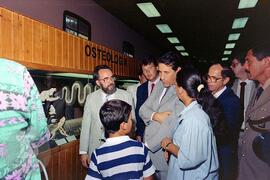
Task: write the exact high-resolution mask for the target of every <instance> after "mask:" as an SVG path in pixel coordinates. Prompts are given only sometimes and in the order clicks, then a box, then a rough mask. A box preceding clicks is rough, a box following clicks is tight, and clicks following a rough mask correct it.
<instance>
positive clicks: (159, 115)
mask: <svg viewBox="0 0 270 180" xmlns="http://www.w3.org/2000/svg"><path fill="white" fill-rule="evenodd" d="M171 114H172V112H170V111H165V112H156V113H155V114H154V115H153V120H154V121H157V122H159V123H160V124H162V123H163V122H164V121H165V120H166V119H167V118H168V117H169V116H170V115H171Z"/></svg>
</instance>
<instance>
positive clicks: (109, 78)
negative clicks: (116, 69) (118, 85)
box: [99, 76, 116, 83]
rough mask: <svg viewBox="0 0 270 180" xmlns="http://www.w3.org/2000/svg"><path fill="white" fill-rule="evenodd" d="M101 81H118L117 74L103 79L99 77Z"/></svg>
mask: <svg viewBox="0 0 270 180" xmlns="http://www.w3.org/2000/svg"><path fill="white" fill-rule="evenodd" d="M99 81H102V82H103V83H105V82H108V81H116V77H115V76H111V77H105V78H103V79H99Z"/></svg>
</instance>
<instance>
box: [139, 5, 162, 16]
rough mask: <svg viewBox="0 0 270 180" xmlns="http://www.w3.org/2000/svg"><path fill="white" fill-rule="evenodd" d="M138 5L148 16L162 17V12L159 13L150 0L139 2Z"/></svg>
mask: <svg viewBox="0 0 270 180" xmlns="http://www.w3.org/2000/svg"><path fill="white" fill-rule="evenodd" d="M137 6H138V7H139V8H140V9H141V11H142V12H143V13H144V14H145V15H146V16H147V17H160V14H159V12H158V10H157V9H156V8H155V6H154V5H153V4H152V3H150V2H148V3H137Z"/></svg>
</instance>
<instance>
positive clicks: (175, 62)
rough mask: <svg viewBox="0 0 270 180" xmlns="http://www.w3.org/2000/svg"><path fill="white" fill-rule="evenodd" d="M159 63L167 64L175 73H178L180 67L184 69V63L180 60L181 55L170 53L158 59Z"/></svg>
mask: <svg viewBox="0 0 270 180" xmlns="http://www.w3.org/2000/svg"><path fill="white" fill-rule="evenodd" d="M158 63H161V64H165V65H167V66H171V67H172V69H173V70H174V71H176V70H177V69H178V68H179V67H182V64H181V63H182V62H181V60H180V56H179V53H176V52H173V51H169V52H167V53H165V54H164V55H163V56H161V57H160V58H159V59H158Z"/></svg>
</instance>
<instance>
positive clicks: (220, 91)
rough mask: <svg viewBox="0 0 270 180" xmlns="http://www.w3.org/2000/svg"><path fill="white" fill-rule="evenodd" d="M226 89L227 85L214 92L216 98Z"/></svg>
mask: <svg viewBox="0 0 270 180" xmlns="http://www.w3.org/2000/svg"><path fill="white" fill-rule="evenodd" d="M226 89H227V87H226V86H224V88H222V89H221V90H219V91H218V92H216V93H215V94H213V96H214V97H215V98H218V97H219V96H220V95H221V94H222V93H223V92H224V91H225V90H226Z"/></svg>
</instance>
